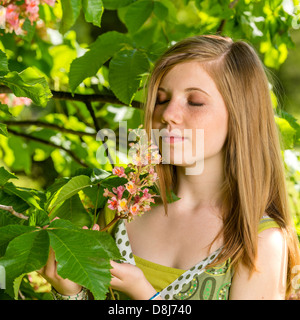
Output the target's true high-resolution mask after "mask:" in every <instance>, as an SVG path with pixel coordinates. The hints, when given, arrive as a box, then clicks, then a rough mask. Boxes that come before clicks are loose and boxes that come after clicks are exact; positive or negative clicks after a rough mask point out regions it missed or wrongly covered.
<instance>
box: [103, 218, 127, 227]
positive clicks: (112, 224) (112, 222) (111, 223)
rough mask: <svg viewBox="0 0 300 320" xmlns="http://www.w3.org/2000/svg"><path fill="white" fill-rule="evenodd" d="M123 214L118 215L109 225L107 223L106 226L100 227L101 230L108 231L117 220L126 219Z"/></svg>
mask: <svg viewBox="0 0 300 320" xmlns="http://www.w3.org/2000/svg"><path fill="white" fill-rule="evenodd" d="M124 218H125V217H123V216H116V217H115V218H114V219H113V220H112V221H111V222H110V223H109V224H108V225H106V226H105V227H104V228H102V229H100V231H107V230H108V229H109V228H110V227H111V226H112V225H114V224H115V223H116V222H117V221H119V220H120V219H124Z"/></svg>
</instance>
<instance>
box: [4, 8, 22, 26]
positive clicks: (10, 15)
mask: <svg viewBox="0 0 300 320" xmlns="http://www.w3.org/2000/svg"><path fill="white" fill-rule="evenodd" d="M19 14H20V11H19V7H18V6H16V5H14V4H9V5H8V6H7V8H6V22H7V23H8V24H9V25H10V27H11V28H12V29H13V30H16V29H18V28H19Z"/></svg>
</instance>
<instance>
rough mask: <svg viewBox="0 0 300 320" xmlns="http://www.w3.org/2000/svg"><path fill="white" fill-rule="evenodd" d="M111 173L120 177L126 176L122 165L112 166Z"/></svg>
mask: <svg viewBox="0 0 300 320" xmlns="http://www.w3.org/2000/svg"><path fill="white" fill-rule="evenodd" d="M112 173H113V174H115V175H117V176H118V177H120V178H123V177H124V178H126V174H125V169H124V168H123V167H114V168H113V170H112Z"/></svg>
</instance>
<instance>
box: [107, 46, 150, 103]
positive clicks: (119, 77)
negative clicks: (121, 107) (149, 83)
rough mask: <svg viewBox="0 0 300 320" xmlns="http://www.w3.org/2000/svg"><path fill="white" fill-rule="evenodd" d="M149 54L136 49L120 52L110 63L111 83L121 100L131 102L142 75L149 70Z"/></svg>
mask: <svg viewBox="0 0 300 320" xmlns="http://www.w3.org/2000/svg"><path fill="white" fill-rule="evenodd" d="M148 69H149V61H148V58H147V56H146V55H145V54H144V53H142V52H140V51H138V50H136V49H133V50H122V51H120V52H118V53H117V54H116V55H115V56H114V57H113V59H112V60H111V62H110V64H109V83H110V86H111V89H112V91H113V92H114V94H115V95H116V96H117V98H118V99H119V100H121V101H122V102H124V103H125V104H127V105H128V104H130V103H131V101H132V99H133V97H134V95H135V93H136V91H137V89H138V88H139V85H140V82H141V76H142V75H143V74H144V73H146V72H148V71H149V70H148Z"/></svg>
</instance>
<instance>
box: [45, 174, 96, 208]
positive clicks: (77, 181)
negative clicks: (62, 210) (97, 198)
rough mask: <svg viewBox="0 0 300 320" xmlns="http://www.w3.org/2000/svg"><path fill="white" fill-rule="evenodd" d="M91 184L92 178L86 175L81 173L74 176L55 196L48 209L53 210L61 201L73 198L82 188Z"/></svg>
mask: <svg viewBox="0 0 300 320" xmlns="http://www.w3.org/2000/svg"><path fill="white" fill-rule="evenodd" d="M90 185H91V180H90V178H89V177H87V176H85V175H80V176H76V177H74V178H72V179H71V180H70V181H68V182H67V183H66V184H65V185H64V186H63V187H62V188H61V189H60V190H59V191H58V192H57V194H56V196H55V197H53V200H52V202H51V203H50V205H49V207H48V209H49V211H51V210H53V209H54V208H55V207H56V206H57V205H58V204H60V203H61V202H63V201H65V200H67V199H69V198H71V197H72V196H73V195H75V194H76V193H78V192H79V191H80V190H82V189H84V188H87V187H89V186H90Z"/></svg>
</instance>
